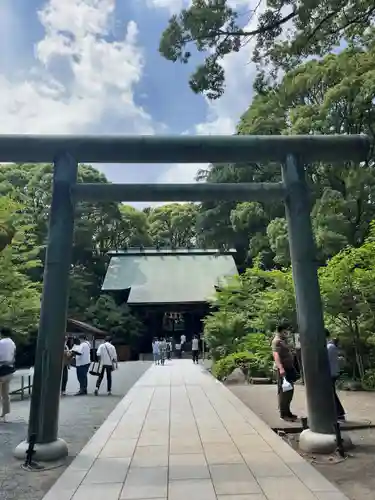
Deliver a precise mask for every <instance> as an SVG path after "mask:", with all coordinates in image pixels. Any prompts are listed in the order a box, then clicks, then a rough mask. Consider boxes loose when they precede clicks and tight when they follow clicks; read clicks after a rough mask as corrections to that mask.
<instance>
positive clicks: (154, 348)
mask: <svg viewBox="0 0 375 500" xmlns="http://www.w3.org/2000/svg"><path fill="white" fill-rule="evenodd" d="M152 355H153V357H154V363H155V365H158V364H159V360H160V349H159V341H158V339H157V338H156V337H155V338H154V340H153V341H152Z"/></svg>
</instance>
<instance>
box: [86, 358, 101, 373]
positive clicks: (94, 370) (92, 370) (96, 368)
mask: <svg viewBox="0 0 375 500" xmlns="http://www.w3.org/2000/svg"><path fill="white" fill-rule="evenodd" d="M100 371H101V370H100V363H99V362H98V361H94V362H93V363H91V364H90V368H89V374H90V375H93V376H94V377H99V375H100Z"/></svg>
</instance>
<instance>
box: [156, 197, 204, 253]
mask: <svg viewBox="0 0 375 500" xmlns="http://www.w3.org/2000/svg"><path fill="white" fill-rule="evenodd" d="M196 217H197V207H196V205H194V204H193V203H184V204H180V203H171V204H168V205H163V206H161V207H158V208H155V209H153V210H151V211H150V213H149V216H148V222H149V234H150V236H151V238H152V242H153V244H154V245H159V246H170V247H189V246H195V244H196V229H195V226H196Z"/></svg>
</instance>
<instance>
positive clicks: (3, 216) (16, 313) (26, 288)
mask: <svg viewBox="0 0 375 500" xmlns="http://www.w3.org/2000/svg"><path fill="white" fill-rule="evenodd" d="M21 209H22V207H21V205H20V204H19V203H16V202H15V201H14V200H12V199H11V198H10V197H9V196H4V197H2V198H1V199H0V228H1V232H0V237H1V241H2V244H1V249H0V283H1V288H0V323H1V324H3V325H7V326H9V327H11V328H12V329H13V331H14V332H15V334H16V335H17V339H16V340H17V343H18V342H22V340H23V339H24V338H25V336H26V335H27V334H28V332H30V330H32V329H35V327H36V325H37V322H38V318H39V308H40V289H39V287H38V286H37V285H36V284H34V283H32V282H31V281H30V280H29V279H28V278H27V276H25V274H24V272H23V271H24V269H23V267H22V266H17V265H16V264H15V262H14V261H15V260H16V259H15V258H14V253H15V252H14V251H15V249H16V248H17V241H18V240H22V239H23V238H24V235H23V230H24V228H23V227H22V225H21V223H20V219H22V218H21V217H20V215H19V214H18V213H17V212H18V211H20V210H21ZM4 235H5V237H3V236H4Z"/></svg>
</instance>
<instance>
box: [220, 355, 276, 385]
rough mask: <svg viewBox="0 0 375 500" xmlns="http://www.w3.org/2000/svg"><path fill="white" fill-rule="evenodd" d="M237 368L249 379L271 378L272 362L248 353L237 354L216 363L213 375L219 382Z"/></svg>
mask: <svg viewBox="0 0 375 500" xmlns="http://www.w3.org/2000/svg"><path fill="white" fill-rule="evenodd" d="M235 368H241V369H242V371H243V372H244V373H245V375H246V377H247V378H250V377H270V376H271V372H272V362H270V361H269V359H265V358H261V357H258V356H256V355H255V354H253V353H250V352H247V351H244V352H236V353H234V354H229V356H225V357H224V358H222V359H220V360H218V361H216V362H215V363H214V365H213V367H212V374H213V375H214V376H215V377H216V378H218V379H219V380H223V379H224V378H225V377H227V376H228V375H230V373H232V371H233V370H234V369H235Z"/></svg>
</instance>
